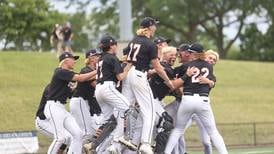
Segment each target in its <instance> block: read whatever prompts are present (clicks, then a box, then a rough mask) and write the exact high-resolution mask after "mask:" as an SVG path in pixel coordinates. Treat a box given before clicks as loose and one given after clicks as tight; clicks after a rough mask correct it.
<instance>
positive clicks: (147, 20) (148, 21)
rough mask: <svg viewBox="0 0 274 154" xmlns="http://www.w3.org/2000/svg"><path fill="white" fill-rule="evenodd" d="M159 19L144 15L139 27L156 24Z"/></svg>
mask: <svg viewBox="0 0 274 154" xmlns="http://www.w3.org/2000/svg"><path fill="white" fill-rule="evenodd" d="M158 23H159V21H158V20H156V19H153V18H151V17H145V18H144V19H142V21H141V23H140V27H142V28H148V27H150V26H152V25H156V24H158Z"/></svg>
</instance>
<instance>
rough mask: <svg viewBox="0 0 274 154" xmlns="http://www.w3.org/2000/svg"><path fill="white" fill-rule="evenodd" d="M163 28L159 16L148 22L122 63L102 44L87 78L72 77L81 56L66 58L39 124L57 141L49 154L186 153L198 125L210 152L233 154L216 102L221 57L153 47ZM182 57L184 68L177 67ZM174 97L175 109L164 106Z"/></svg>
mask: <svg viewBox="0 0 274 154" xmlns="http://www.w3.org/2000/svg"><path fill="white" fill-rule="evenodd" d="M157 24H158V21H157V20H155V19H153V18H151V17H146V18H144V19H143V20H142V21H141V23H140V26H139V29H138V30H137V31H136V37H135V38H134V39H133V40H132V41H130V42H129V44H128V46H127V47H126V48H125V49H124V50H123V54H124V56H123V60H122V61H120V60H119V59H118V58H117V57H116V54H117V42H116V40H115V39H114V38H113V37H112V36H109V35H107V36H104V37H103V38H102V39H101V40H100V43H99V48H100V50H101V52H98V51H96V50H90V51H88V52H87V53H86V55H85V57H86V59H85V64H86V65H85V67H84V68H82V70H81V72H80V73H79V74H78V73H75V72H73V71H72V70H73V68H74V65H75V62H76V60H77V59H78V58H79V56H74V55H73V54H71V53H70V52H64V53H62V54H61V55H60V56H59V62H60V63H59V66H58V67H57V68H56V69H55V71H54V74H53V76H52V79H51V81H50V83H49V85H48V86H47V87H46V88H45V90H44V93H43V97H42V99H41V102H40V105H39V108H38V111H37V113H36V120H35V121H36V127H37V129H38V130H40V131H41V132H42V133H44V134H46V135H47V136H50V137H52V138H53V142H52V144H51V145H50V147H49V149H48V153H50V154H55V153H63V151H65V150H66V151H67V153H70V154H71V153H74V154H80V153H83V152H85V153H99V154H101V153H111V154H116V153H117V154H119V153H123V154H131V153H132V154H133V153H145V154H152V153H158V154H160V153H166V154H170V153H178V154H182V153H186V147H185V142H184V132H185V130H186V128H187V127H189V126H190V125H191V123H192V120H194V121H196V123H197V125H198V126H199V129H200V133H201V137H202V142H203V144H204V147H205V148H204V149H205V150H204V151H205V153H206V154H211V153H212V146H211V142H212V143H213V145H214V146H215V147H216V149H217V151H218V152H219V153H220V154H227V150H226V147H225V144H224V141H223V139H222V137H221V135H220V134H219V132H218V130H217V128H216V124H215V120H214V116H213V112H212V109H211V107H210V99H209V92H210V90H211V89H212V88H213V87H214V86H215V82H216V77H215V76H214V74H213V65H215V64H216V62H217V61H218V59H219V56H218V53H216V52H214V51H212V50H208V51H205V50H204V49H203V46H202V45H200V44H198V43H194V44H182V45H180V46H179V47H178V48H175V47H172V46H169V45H168V43H169V42H170V40H168V39H165V38H163V37H156V38H155V39H154V41H152V40H151V39H152V38H153V37H154V33H155V31H156V25H157ZM177 57H178V59H179V60H178V61H179V63H182V65H180V66H178V67H176V68H173V66H174V64H175V62H176V58H177ZM167 95H172V96H175V97H176V99H175V101H174V102H172V103H170V104H169V105H165V103H163V99H164V97H165V96H167ZM68 98H70V104H69V107H70V112H68V111H67V110H66V108H65V104H66V102H67V99H68Z"/></svg>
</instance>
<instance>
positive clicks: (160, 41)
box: [153, 36, 171, 61]
mask: <svg viewBox="0 0 274 154" xmlns="http://www.w3.org/2000/svg"><path fill="white" fill-rule="evenodd" d="M153 42H154V43H155V44H156V45H157V49H158V57H159V59H160V61H162V60H163V53H162V48H164V47H167V46H168V43H170V42H171V39H166V38H164V37H161V36H159V37H156V38H155V39H154V40H153Z"/></svg>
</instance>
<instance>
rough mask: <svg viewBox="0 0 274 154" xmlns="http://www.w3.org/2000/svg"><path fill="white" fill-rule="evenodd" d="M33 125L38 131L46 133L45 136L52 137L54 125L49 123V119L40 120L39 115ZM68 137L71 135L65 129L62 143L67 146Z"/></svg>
mask: <svg viewBox="0 0 274 154" xmlns="http://www.w3.org/2000/svg"><path fill="white" fill-rule="evenodd" d="M35 127H36V129H37V130H38V131H39V132H41V133H42V134H44V135H46V136H47V137H50V138H54V127H53V126H52V125H51V124H50V120H49V119H44V120H41V119H40V118H39V117H36V119H35ZM70 138H71V136H70V134H69V132H67V131H66V133H65V136H64V143H63V144H66V145H67V146H69V144H70Z"/></svg>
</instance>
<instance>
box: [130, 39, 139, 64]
mask: <svg viewBox="0 0 274 154" xmlns="http://www.w3.org/2000/svg"><path fill="white" fill-rule="evenodd" d="M129 46H130V51H129V53H128V56H127V60H128V61H137V59H136V56H137V55H138V53H139V51H140V48H141V44H135V43H130V45H129Z"/></svg>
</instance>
